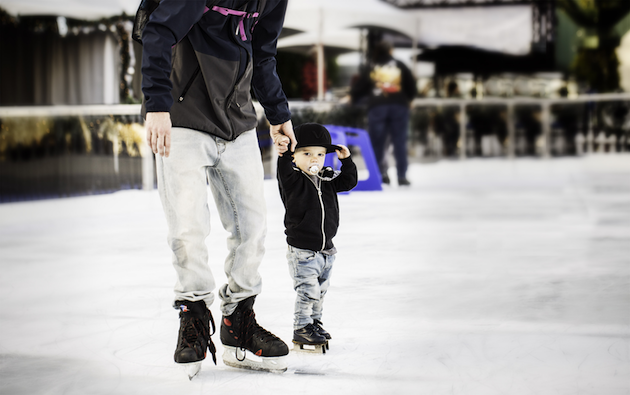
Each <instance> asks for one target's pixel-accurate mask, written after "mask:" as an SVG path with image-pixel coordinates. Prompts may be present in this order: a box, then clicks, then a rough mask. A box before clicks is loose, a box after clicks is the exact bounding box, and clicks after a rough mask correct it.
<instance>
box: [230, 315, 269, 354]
mask: <svg viewBox="0 0 630 395" xmlns="http://www.w3.org/2000/svg"><path fill="white" fill-rule="evenodd" d="M243 323H244V325H242V326H241V331H240V334H239V338H240V339H243V343H242V344H243V345H242V346H241V347H240V349H241V351H244V350H247V349H248V348H250V350H249V351H252V350H251V348H252V339H253V338H254V336H257V337H260V339H261V340H262V341H263V342H264V343H269V342H272V341H277V340H280V338H279V337H278V336H276V335H274V334H273V333H271V332H269V331H268V330H266V329H265V328H263V327H262V326H260V325H259V324H258V322H256V314H255V313H254V310H248V311H245V312H244V313H243ZM252 352H254V353H255V351H252ZM259 356H260V355H259ZM236 359H238V360H239V361H243V360H245V353H244V352H243V359H241V358H239V356H238V353H237V355H236Z"/></svg>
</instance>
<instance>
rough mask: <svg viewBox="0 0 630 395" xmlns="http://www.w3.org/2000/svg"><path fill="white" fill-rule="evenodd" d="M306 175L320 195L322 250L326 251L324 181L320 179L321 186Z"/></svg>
mask: <svg viewBox="0 0 630 395" xmlns="http://www.w3.org/2000/svg"><path fill="white" fill-rule="evenodd" d="M300 171H301V170H300ZM305 175H306V174H305ZM306 177H307V178H308V179H309V180H311V182H312V183H313V185H315V189H317V195H318V197H319V205H320V206H321V208H322V249H321V251H324V249H325V248H326V230H325V229H324V224H325V222H326V211H325V210H324V200H323V199H322V190H321V185H322V182H321V180H320V181H319V185H320V186H319V187H318V186H317V184H316V183H315V181H313V179H312V178H311V177H309V176H308V175H306Z"/></svg>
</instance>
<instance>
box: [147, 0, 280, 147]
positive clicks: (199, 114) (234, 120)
mask: <svg viewBox="0 0 630 395" xmlns="http://www.w3.org/2000/svg"><path fill="white" fill-rule="evenodd" d="M257 3H258V1H256V0H252V1H246V0H221V1H219V2H218V4H217V6H218V7H223V8H227V9H231V10H240V11H247V12H248V13H249V14H250V17H246V18H244V19H242V21H243V26H244V27H245V29H242V30H244V31H245V34H246V40H243V38H242V36H241V34H242V32H241V31H240V30H241V29H240V27H239V22H240V21H241V17H240V16H234V15H228V16H225V15H223V14H221V13H219V12H217V11H213V10H207V9H206V5H205V1H203V0H187V1H182V0H162V1H161V2H160V5H159V6H158V7H157V9H156V10H155V11H154V12H153V13H152V14H151V17H150V19H149V22H148V23H147V25H146V27H145V29H144V32H143V35H142V42H143V56H142V74H143V81H142V91H143V93H144V101H143V106H142V114H143V116H144V115H145V114H146V113H147V112H170V114H171V122H172V124H173V126H175V127H185V128H189V129H194V130H199V131H203V132H206V133H210V134H212V135H215V136H218V137H221V138H223V139H226V140H234V139H235V138H236V137H238V136H239V135H240V134H241V133H243V132H245V131H247V130H251V129H253V128H254V127H256V124H257V118H256V112H255V110H254V106H253V103H252V98H251V95H250V86H251V87H253V89H254V92H255V94H256V97H257V99H258V100H259V101H260V103H261V105H262V106H263V108H264V109H265V113H266V116H267V119H268V120H269V122H270V123H271V124H272V125H278V124H282V123H284V122H286V121H288V120H289V119H290V118H291V114H290V112H289V107H288V103H287V99H286V96H285V95H284V92H283V91H282V86H281V84H280V80H279V78H278V75H277V74H276V71H275V69H276V60H275V55H276V43H277V39H278V37H279V35H280V31H281V30H282V25H283V23H284V14H285V11H286V6H287V0H267V3H266V5H265V9H264V10H263V11H262V13H261V15H260V16H259V17H258V18H254V17H253V15H251V14H253V13H255V12H256V10H257ZM206 11H207V12H206ZM254 25H255V26H254ZM252 28H254V29H253V34H252Z"/></svg>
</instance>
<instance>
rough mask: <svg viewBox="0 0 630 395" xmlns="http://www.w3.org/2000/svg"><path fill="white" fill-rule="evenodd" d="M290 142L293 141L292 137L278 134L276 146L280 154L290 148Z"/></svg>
mask: <svg viewBox="0 0 630 395" xmlns="http://www.w3.org/2000/svg"><path fill="white" fill-rule="evenodd" d="M289 143H291V139H290V138H288V137H287V136H278V137H277V138H276V141H275V146H276V150H277V151H278V156H282V154H284V153H285V152H287V151H288V150H289Z"/></svg>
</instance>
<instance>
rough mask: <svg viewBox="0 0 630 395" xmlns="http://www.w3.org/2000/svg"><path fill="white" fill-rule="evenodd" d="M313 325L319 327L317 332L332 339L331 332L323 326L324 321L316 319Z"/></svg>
mask: <svg viewBox="0 0 630 395" xmlns="http://www.w3.org/2000/svg"><path fill="white" fill-rule="evenodd" d="M313 325H314V326H315V328H317V333H319V334H320V335H322V336H324V337H325V338H326V340H330V339H332V336H330V333H328V332H327V331H326V330H325V329H324V328H323V327H322V322H321V321H319V320H314V321H313Z"/></svg>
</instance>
